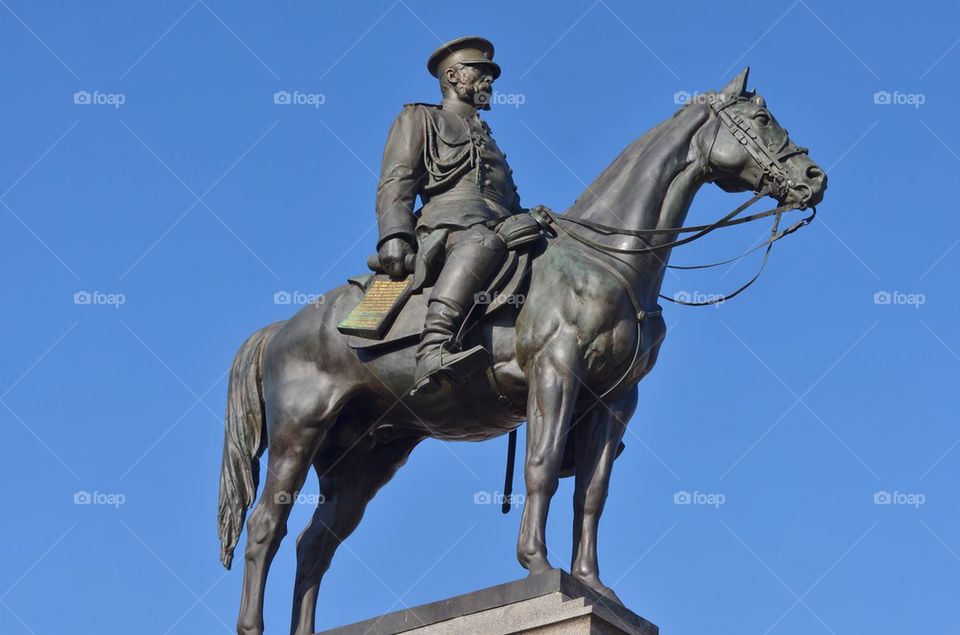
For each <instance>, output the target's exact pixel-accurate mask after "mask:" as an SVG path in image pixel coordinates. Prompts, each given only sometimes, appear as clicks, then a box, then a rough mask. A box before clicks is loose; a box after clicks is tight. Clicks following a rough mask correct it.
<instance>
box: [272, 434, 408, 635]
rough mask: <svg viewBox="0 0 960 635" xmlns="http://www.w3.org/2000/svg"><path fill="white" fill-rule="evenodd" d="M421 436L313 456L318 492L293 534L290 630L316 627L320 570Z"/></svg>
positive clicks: (306, 633)
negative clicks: (304, 522) (303, 524)
mask: <svg viewBox="0 0 960 635" xmlns="http://www.w3.org/2000/svg"><path fill="white" fill-rule="evenodd" d="M419 442H420V439H414V438H405V439H398V440H396V441H392V442H390V443H386V444H379V445H376V446H374V448H373V449H372V450H369V451H360V450H359V449H357V448H352V449H350V450H346V454H344V452H345V451H344V450H343V448H336V447H329V448H328V449H327V451H325V452H324V453H323V455H322V456H320V457H318V459H317V460H316V461H314V468H315V469H316V471H317V475H318V476H319V478H320V491H321V494H322V498H321V499H320V501H319V504H318V505H317V509H316V511H315V512H314V514H313V517H312V518H311V519H310V523H309V524H308V525H307V527H306V529H304V530H303V533H301V534H300V536H299V538H297V578H296V583H295V585H294V599H293V621H292V625H291V629H290V632H291V633H292V634H293V635H310V634H311V633H313V632H314V629H315V627H316V625H315V620H316V608H317V596H318V594H319V591H320V581H321V579H322V578H323V574H324V573H326V571H327V569H329V568H330V563H331V561H332V560H333V554H334V552H335V551H336V549H337V547H338V546H340V543H341V542H343V541H344V540H345V539H346V538H347V536H349V535H350V533H351V532H353V530H354V529H355V528H356V527H357V525H358V524H359V523H360V519H361V517H362V516H363V512H364V510H365V509H366V506H367V503H368V502H370V500H371V499H372V498H373V497H374V495H375V494H376V493H377V491H378V490H379V489H380V488H381V487H383V485H385V484H386V483H387V482H388V481H389V480H390V479H391V478H392V477H393V475H394V474H395V473H396V471H397V470H398V469H399V468H400V467H401V466H402V465H403V464H404V463H405V462H406V460H407V457H408V456H409V455H410V452H411V451H412V450H413V448H414V447H415V446H416V445H417V443H419Z"/></svg>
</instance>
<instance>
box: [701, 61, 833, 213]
mask: <svg viewBox="0 0 960 635" xmlns="http://www.w3.org/2000/svg"><path fill="white" fill-rule="evenodd" d="M749 73H750V69H749V67H748V68H745V69H744V70H743V71H742V72H741V73H740V74H739V75H737V76H736V77H735V78H733V80H732V81H731V82H730V83H729V84H727V85H726V86H725V87H724V88H723V89H721V90H720V91H719V92H716V93H708V94H706V95H705V98H706V101H707V103H708V104H709V107H710V109H711V111H712V113H711V116H712V118H713V119H714V120H715V122H716V123H715V125H716V135H715V136H713V137H712V139H711V138H710V135H707V137H706V141H705V143H706V144H707V145H708V147H707V148H706V149H705V150H704V155H705V156H706V157H707V159H706V160H707V163H708V164H709V174H710V177H709V180H710V181H712V182H714V183H716V184H717V185H718V186H720V187H721V188H722V189H723V190H725V191H727V192H743V191H747V190H753V191H756V192H761V191H766V192H768V193H769V194H770V195H771V196H773V197H774V198H775V199H777V201H778V202H779V203H780V204H795V205H797V206H799V207H808V206H814V205H817V204H818V203H819V202H820V201H821V200H823V193H824V190H826V188H827V175H826V174H825V173H824V171H823V169H821V168H820V166H818V165H817V164H816V163H815V162H814V161H813V160H812V159H810V156H809V155H808V153H807V149H806V148H804V147H801V146H798V145H796V144H795V143H794V142H793V141H791V139H790V135H789V133H788V132H787V131H786V130H785V129H784V128H783V127H782V126H781V125H780V124H779V123H778V122H777V120H776V118H774V116H773V114H772V113H771V112H770V109H769V108H768V107H767V103H766V100H764V98H763V97H762V96H761V95H760V94H759V93H758V92H756V91H748V90H747V77H748V75H749Z"/></svg>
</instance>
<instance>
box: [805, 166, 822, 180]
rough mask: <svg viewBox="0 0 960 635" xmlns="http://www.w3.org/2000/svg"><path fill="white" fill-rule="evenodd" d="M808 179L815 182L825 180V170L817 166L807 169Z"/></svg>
mask: <svg viewBox="0 0 960 635" xmlns="http://www.w3.org/2000/svg"><path fill="white" fill-rule="evenodd" d="M807 178H808V179H810V180H813V181H816V180H819V179H822V178H823V170H821V169H820V168H819V167H817V166H815V165H811V166H810V167H808V168H807Z"/></svg>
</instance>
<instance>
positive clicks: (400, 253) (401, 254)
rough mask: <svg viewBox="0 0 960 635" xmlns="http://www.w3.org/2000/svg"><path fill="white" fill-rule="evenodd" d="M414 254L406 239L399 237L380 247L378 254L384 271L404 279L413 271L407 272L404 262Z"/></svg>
mask: <svg viewBox="0 0 960 635" xmlns="http://www.w3.org/2000/svg"><path fill="white" fill-rule="evenodd" d="M412 253H413V246H412V245H411V244H410V243H409V241H407V239H406V238H401V237H399V236H397V237H395V238H391V239H389V240H387V241H386V242H384V243H383V244H382V245H380V249H378V250H377V254H378V255H379V256H380V266H381V267H383V271H384V273H386V274H389V275H390V276H393V277H394V278H403V277H404V276H406V275H407V274H408V273H413V272H412V271H407V268H406V265H405V264H404V260H406V258H407V256H408V255H409V254H412Z"/></svg>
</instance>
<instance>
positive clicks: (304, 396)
mask: <svg viewBox="0 0 960 635" xmlns="http://www.w3.org/2000/svg"><path fill="white" fill-rule="evenodd" d="M311 383H312V384H313V385H312V386H309V387H308V386H306V385H304V384H303V383H302V382H301V383H299V384H297V385H293V384H290V385H287V386H285V387H281V388H280V389H279V390H278V391H277V396H276V398H274V399H268V402H267V408H266V410H267V430H268V437H269V446H270V447H269V453H268V460H267V478H266V483H265V485H264V488H263V492H262V493H261V495H260V500H259V501H258V502H257V505H256V507H255V508H254V510H253V513H252V514H250V518H249V519H248V520H247V547H246V554H245V560H244V570H243V595H242V600H241V603H240V617H239V619H238V620H237V633H238V634H239V635H262V633H263V628H264V627H263V597H264V588H265V586H266V581H267V574H268V573H269V570H270V565H271V563H272V562H273V558H274V556H275V555H276V553H277V549H278V548H279V547H280V543H281V541H282V540H283V537H284V536H285V535H286V533H287V518H288V517H289V516H290V509H291V507H292V506H293V503H294V502H295V500H296V497H297V492H299V490H300V488H301V487H302V486H303V482H304V480H305V479H306V476H307V472H308V471H309V469H310V465H311V464H312V463H313V460H314V457H315V455H316V454H317V453H318V451H319V450H320V448H321V445H322V444H323V443H324V439H325V437H326V434H327V430H328V429H329V427H330V423H331V422H332V420H333V419H335V416H334V417H332V418H331V415H330V414H329V412H328V410H329V405H328V403H327V401H325V400H324V399H323V398H322V394H323V392H322V391H318V385H322V382H320V381H319V380H318V379H317V378H314V379H312V380H311ZM305 406H309V407H305Z"/></svg>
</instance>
